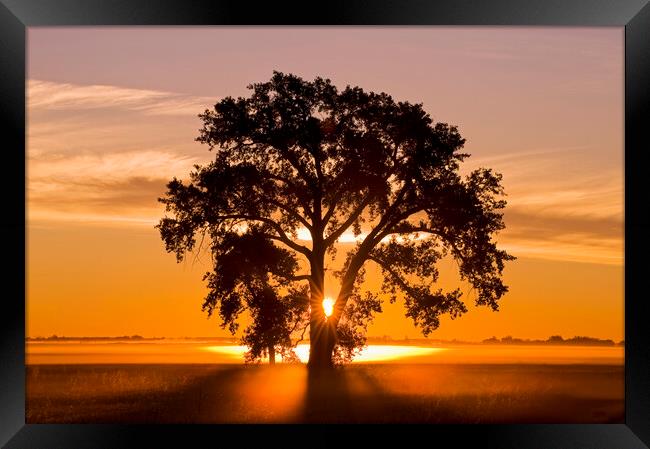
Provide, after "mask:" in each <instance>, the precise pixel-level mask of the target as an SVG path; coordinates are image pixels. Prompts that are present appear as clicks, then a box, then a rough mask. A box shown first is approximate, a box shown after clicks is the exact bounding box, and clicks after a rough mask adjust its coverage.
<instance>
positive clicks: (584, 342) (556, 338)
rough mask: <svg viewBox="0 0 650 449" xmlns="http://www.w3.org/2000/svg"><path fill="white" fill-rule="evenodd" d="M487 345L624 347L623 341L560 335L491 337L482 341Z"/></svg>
mask: <svg viewBox="0 0 650 449" xmlns="http://www.w3.org/2000/svg"><path fill="white" fill-rule="evenodd" d="M483 343H487V344H501V345H503V344H506V345H509V344H510V345H539V344H552V345H576V346H615V345H618V346H624V345H625V340H621V341H620V342H618V343H615V342H614V340H609V339H607V340H601V339H599V338H593V337H582V336H575V337H573V338H568V339H566V340H565V339H564V338H562V336H560V335H552V336H550V337H548V339H546V340H523V339H521V338H514V337H512V336H510V335H509V336H507V337H503V338H501V339H499V338H496V337H492V338H488V339H485V340H483Z"/></svg>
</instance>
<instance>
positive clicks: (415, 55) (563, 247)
mask: <svg viewBox="0 0 650 449" xmlns="http://www.w3.org/2000/svg"><path fill="white" fill-rule="evenodd" d="M274 69H277V70H281V71H284V72H290V73H295V74H297V75H300V76H303V77H305V78H308V79H310V78H313V77H315V76H318V75H320V76H324V77H328V78H331V79H332V81H333V82H334V83H335V84H337V85H338V86H339V87H344V86H345V85H346V84H348V83H350V84H354V85H359V86H361V87H363V88H365V89H368V90H376V91H382V90H383V91H386V92H388V93H390V94H391V95H393V96H394V97H395V98H396V99H397V100H408V101H413V102H422V103H424V107H425V109H427V110H428V111H429V112H430V114H431V115H432V117H433V118H434V119H435V120H439V121H443V122H448V123H451V124H455V125H458V126H459V129H460V132H461V134H462V135H463V136H464V137H465V138H466V139H467V144H466V148H465V149H466V150H467V152H469V153H471V154H472V157H471V158H470V159H469V160H467V162H466V164H465V165H466V166H465V167H464V168H463V171H469V170H470V169H471V168H474V167H478V166H489V167H492V168H494V169H495V170H497V171H499V172H501V173H502V174H503V176H504V185H505V188H506V191H507V193H508V198H507V199H508V207H507V209H506V215H505V222H506V226H507V229H506V230H505V231H503V232H502V234H500V235H499V236H498V238H497V240H498V242H499V243H500V245H501V246H502V247H503V248H504V249H507V250H509V251H510V252H511V253H512V254H514V255H515V256H517V257H518V260H517V261H515V262H512V263H509V264H508V265H507V268H506V271H505V278H506V282H507V283H508V285H509V286H510V289H511V290H510V293H509V294H507V295H506V296H505V297H504V298H503V299H502V301H501V311H499V312H498V313H494V312H491V311H489V310H487V309H484V308H475V307H470V310H469V312H468V313H467V314H466V315H464V316H463V317H461V318H460V319H458V320H455V321H451V320H448V319H443V320H442V324H441V326H440V329H439V330H438V331H437V332H435V333H434V334H432V336H431V338H443V339H453V338H456V339H464V340H480V339H483V338H487V337H491V336H493V335H495V336H505V335H514V336H517V337H521V338H546V337H548V336H549V335H553V334H561V335H563V336H565V337H570V336H574V335H590V336H594V337H599V338H613V339H616V340H619V339H622V338H623V334H624V326H623V323H624V321H623V226H622V223H623V29H622V28H601V29H594V28H589V29H587V28H585V29H580V28H575V29H574V28H556V29H552V28H539V27H537V28H456V27H437V28H436V27H413V28H401V27H392V28H381V27H372V28H365V29H364V28H329V27H318V28H311V29H310V28H281V27H265V28H245V27H242V28H239V27H228V28H203V27H196V28H182V27H174V28H161V27H152V28H119V27H111V28H71V29H66V28H30V29H29V30H28V78H29V79H28V91H27V96H28V111H27V112H28V141H27V164H28V168H27V189H28V190H27V195H28V204H27V206H28V207H27V214H28V217H27V220H28V230H27V231H28V237H27V238H28V240H27V246H28V254H27V334H28V335H29V336H38V335H43V336H45V335H51V334H58V335H124V334H129V335H130V334H140V335H145V336H163V335H164V336H208V335H214V336H222V335H226V334H227V333H226V331H223V330H221V329H220V328H219V327H218V322H217V321H216V320H214V319H211V320H207V315H206V314H204V313H203V312H201V308H200V306H201V303H202V299H203V296H204V294H205V288H204V284H203V282H202V281H201V277H202V275H203V273H204V272H205V271H206V270H207V269H208V268H209V267H208V266H207V265H205V263H204V262H205V260H202V259H201V258H200V256H199V258H198V259H197V260H194V261H193V260H189V261H187V262H185V263H182V264H176V262H175V258H174V256H173V255H169V254H167V253H165V251H164V247H163V244H162V242H161V241H160V238H159V235H158V233H157V231H156V230H154V229H153V225H154V224H155V223H156V222H157V220H158V219H159V218H160V217H161V216H162V209H161V207H160V205H159V204H157V202H156V198H157V197H158V196H160V195H161V194H162V193H163V192H164V185H165V183H166V181H167V180H168V179H170V178H171V177H173V176H178V177H185V176H186V175H187V174H188V173H189V171H190V170H191V167H192V165H193V164H195V163H202V162H206V161H208V160H209V158H210V156H211V155H210V153H208V152H207V149H206V147H205V146H202V145H200V144H198V143H196V142H194V138H195V137H196V135H197V134H198V128H199V127H200V122H199V119H198V118H197V117H196V114H197V113H199V112H201V111H203V109H205V108H206V107H209V106H210V105H211V104H213V103H214V102H215V101H217V100H218V99H219V98H220V97H223V96H226V95H245V94H246V90H245V86H246V85H247V84H249V83H251V82H259V81H264V80H267V79H268V78H269V77H270V76H271V72H272V70H274ZM339 253H340V254H343V251H340V252H339ZM445 263H446V264H447V265H446V266H444V267H443V270H441V271H442V274H443V279H442V281H441V282H442V285H443V287H445V286H447V287H450V286H452V285H454V276H455V275H454V266H453V265H452V264H451V263H448V262H445ZM373 272H374V273H376V270H374V269H372V268H371V269H370V270H369V276H368V279H369V282H370V283H376V282H377V277H376V275H375V276H373V275H372V273H373ZM334 287H335V286H334V285H332V283H331V282H330V284H329V286H328V287H327V291H328V293H330V294H332V295H333V294H335V290H336V289H335V288H334ZM470 303H471V301H470ZM369 334H370V335H384V334H386V335H391V336H393V337H396V338H402V337H404V336H408V337H411V338H414V337H418V336H420V335H421V334H420V333H419V331H418V330H417V329H416V328H414V327H413V325H412V323H411V322H410V321H408V320H407V319H406V318H404V311H403V307H402V306H401V304H399V301H398V304H394V305H390V304H385V311H384V313H383V314H381V315H379V316H378V317H377V318H376V321H375V323H374V324H373V325H372V326H371V328H370V331H369Z"/></svg>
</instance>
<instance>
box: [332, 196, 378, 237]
mask: <svg viewBox="0 0 650 449" xmlns="http://www.w3.org/2000/svg"><path fill="white" fill-rule="evenodd" d="M372 197H373V195H372V194H371V193H368V195H366V197H365V198H364V199H363V201H361V203H360V204H359V206H357V208H356V209H355V210H354V211H353V212H352V213H351V214H350V216H349V217H348V219H347V220H345V221H344V222H343V224H342V225H341V226H339V227H338V229H336V230H335V231H334V232H332V233H331V234H330V235H329V236H327V238H326V239H325V246H326V247H327V246H330V245H331V244H333V243H334V242H335V241H336V239H338V238H339V237H340V236H341V235H342V234H343V233H344V232H345V230H346V229H348V228H349V227H350V226H351V225H352V223H354V222H355V221H356V220H357V219H358V218H359V216H360V215H361V213H362V212H363V210H364V209H365V208H366V206H368V204H370V201H372ZM329 212H330V211H327V213H328V214H329ZM326 215H327V214H326Z"/></svg>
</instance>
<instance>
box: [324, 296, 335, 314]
mask: <svg viewBox="0 0 650 449" xmlns="http://www.w3.org/2000/svg"><path fill="white" fill-rule="evenodd" d="M323 312H325V316H326V317H328V318H329V317H331V316H332V313H333V312H334V300H333V299H332V298H325V299H323Z"/></svg>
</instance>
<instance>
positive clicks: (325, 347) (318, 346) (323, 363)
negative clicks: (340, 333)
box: [308, 321, 336, 371]
mask: <svg viewBox="0 0 650 449" xmlns="http://www.w3.org/2000/svg"><path fill="white" fill-rule="evenodd" d="M312 323H313V321H312ZM312 325H314V326H315V327H316V329H317V330H318V331H317V335H315V336H314V337H311V336H310V342H309V364H308V365H309V370H310V371H320V370H326V369H329V368H332V367H333V366H334V364H333V362H332V354H333V351H334V345H335V344H336V329H335V328H334V326H332V325H331V324H330V323H329V322H326V321H325V322H323V321H321V322H319V323H314V324H312ZM310 334H311V332H310Z"/></svg>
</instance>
